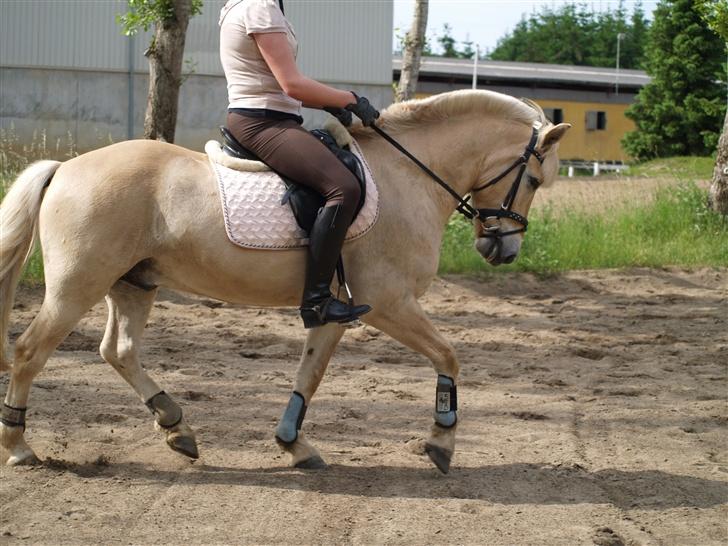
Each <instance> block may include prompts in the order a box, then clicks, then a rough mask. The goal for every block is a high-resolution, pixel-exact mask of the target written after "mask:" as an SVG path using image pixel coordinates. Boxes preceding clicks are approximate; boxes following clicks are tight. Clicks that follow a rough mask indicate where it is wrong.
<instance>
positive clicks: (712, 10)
mask: <svg viewBox="0 0 728 546" xmlns="http://www.w3.org/2000/svg"><path fill="white" fill-rule="evenodd" d="M695 5H696V7H697V9H698V13H700V15H701V17H702V18H703V20H704V21H705V22H706V23H708V26H709V27H710V29H711V30H712V31H713V32H715V33H716V34H717V35H718V36H720V37H721V38H723V40H724V41H726V42H728V0H696V2H695Z"/></svg>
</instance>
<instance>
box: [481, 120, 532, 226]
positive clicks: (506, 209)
mask: <svg viewBox="0 0 728 546" xmlns="http://www.w3.org/2000/svg"><path fill="white" fill-rule="evenodd" d="M537 142H538V126H537V125H535V124H534V126H533V132H532V133H531V140H530V141H529V142H528V145H527V146H526V149H525V150H524V151H523V153H522V154H521V156H520V157H519V158H518V159H516V160H515V161H514V162H513V164H511V166H510V167H508V168H507V169H506V170H505V171H503V172H502V173H500V174H499V175H498V176H496V177H495V178H494V179H493V180H490V181H489V182H486V183H485V184H483V185H482V186H478V187H477V188H473V189H472V190H470V193H471V194H473V193H475V192H479V191H481V190H484V189H486V188H490V187H491V186H495V185H496V184H497V183H498V182H500V181H501V180H503V179H504V178H505V177H506V176H507V175H508V174H509V173H510V172H511V171H512V170H513V169H515V168H516V167H518V166H519V165H520V168H519V169H518V175H517V176H516V179H515V180H514V181H513V184H512V185H511V189H510V190H508V193H507V194H506V198H505V199H504V200H503V204H502V205H501V208H499V209H477V211H478V218H479V219H480V220H481V221H485V220H489V219H497V220H500V219H501V218H508V219H510V220H514V221H516V222H518V223H519V224H521V226H522V227H521V228H519V229H512V230H511V231H506V232H501V231H499V226H493V228H486V231H485V233H484V236H485V237H496V238H498V237H505V236H506V235H513V234H514V233H523V232H525V231H526V230H527V229H528V220H527V219H526V217H525V216H521V215H520V214H518V213H517V212H514V211H513V210H512V208H513V203H514V202H515V200H516V195H517V194H518V188H520V187H521V180H523V175H524V174H525V172H526V167H527V166H528V161H529V159H531V157H532V156H533V157H535V158H536V159H537V160H538V162H539V164H540V165H543V160H544V158H543V156H542V155H541V154H540V153H539V152H538V150H536V143H537Z"/></svg>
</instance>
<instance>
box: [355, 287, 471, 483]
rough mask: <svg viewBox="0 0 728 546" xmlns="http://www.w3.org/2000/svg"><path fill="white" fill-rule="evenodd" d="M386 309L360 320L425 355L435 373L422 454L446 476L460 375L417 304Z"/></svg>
mask: <svg viewBox="0 0 728 546" xmlns="http://www.w3.org/2000/svg"><path fill="white" fill-rule="evenodd" d="M397 303H398V305H396V306H395V305H392V306H391V307H390V308H388V309H377V308H376V307H375V310H374V311H372V313H370V314H368V315H365V316H364V317H362V320H363V321H364V322H366V323H368V324H371V325H372V326H374V327H375V328H377V329H379V330H382V331H383V332H385V333H387V334H389V335H390V336H392V337H393V338H394V339H396V340H397V341H399V342H401V343H403V344H404V345H406V346H407V347H409V348H410V349H413V350H415V351H417V352H418V353H421V354H423V355H425V356H426V357H427V358H429V359H430V360H431V361H432V364H433V365H434V367H435V370H436V371H437V374H438V375H437V387H436V391H435V423H434V424H433V425H432V430H431V432H430V437H429V439H428V440H427V442H426V443H425V452H426V453H427V455H428V456H429V457H430V459H431V460H432V462H433V463H435V466H437V468H438V469H440V471H441V472H443V473H444V474H447V473H448V471H449V470H450V461H451V460H452V456H453V453H454V451H455V429H456V428H457V394H456V387H455V381H456V379H457V376H458V373H459V371H460V365H459V364H458V361H457V357H456V356H455V349H453V347H452V345H450V343H448V341H447V340H446V339H445V338H444V337H443V336H442V335H441V334H440V332H438V331H437V329H436V328H435V326H434V325H433V324H432V323H431V322H430V320H429V319H428V318H427V315H425V312H424V311H423V310H422V307H420V304H419V303H417V300H415V299H414V297H412V298H408V299H407V301H405V302H404V303H401V302H397Z"/></svg>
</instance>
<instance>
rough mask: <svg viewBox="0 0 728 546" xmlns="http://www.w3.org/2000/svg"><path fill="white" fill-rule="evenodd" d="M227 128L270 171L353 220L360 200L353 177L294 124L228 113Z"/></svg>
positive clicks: (357, 185) (292, 122)
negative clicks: (320, 197)
mask: <svg viewBox="0 0 728 546" xmlns="http://www.w3.org/2000/svg"><path fill="white" fill-rule="evenodd" d="M227 127H228V129H230V132H232V134H233V135H234V136H235V138H236V139H237V140H238V142H240V144H242V145H243V146H245V147H246V148H247V149H249V150H250V151H251V152H253V153H255V154H256V155H257V156H258V157H260V158H261V159H262V160H263V161H264V162H265V163H266V164H267V165H269V166H270V167H271V168H272V169H273V170H274V171H276V172H278V173H280V174H282V175H284V176H286V177H288V178H290V179H291V180H294V181H295V182H298V183H299V184H302V185H304V186H308V187H310V188H313V189H314V190H316V191H317V192H319V193H320V194H321V195H323V196H324V198H325V199H326V205H325V206H327V207H330V206H333V205H341V209H340V211H339V214H341V215H342V216H343V217H344V218H346V219H347V221H350V220H351V218H352V217H353V216H354V211H355V210H356V206H357V204H358V203H359V198H360V196H361V189H360V187H359V182H358V181H357V180H356V177H355V176H354V175H353V174H352V173H351V171H349V170H348V169H347V168H346V167H344V165H343V164H342V163H341V161H339V160H338V158H337V157H336V156H335V155H334V154H332V153H331V151H330V150H329V149H328V148H327V147H326V146H325V145H324V144H323V143H322V142H319V140H318V139H317V138H316V137H314V136H313V135H311V134H310V133H309V132H308V131H306V130H305V129H303V128H302V127H301V126H300V125H298V123H296V122H295V121H293V120H273V119H269V118H259V117H249V116H243V115H240V114H237V113H229V114H228V117H227Z"/></svg>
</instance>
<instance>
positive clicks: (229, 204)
mask: <svg viewBox="0 0 728 546" xmlns="http://www.w3.org/2000/svg"><path fill="white" fill-rule="evenodd" d="M208 145H210V143H208ZM217 146H218V149H219V144H217ZM351 151H352V152H354V153H355V154H356V155H357V157H358V158H359V159H360V160H361V162H362V164H363V165H364V172H365V173H366V201H365V202H364V206H363V207H362V209H361V211H360V212H359V215H358V216H357V217H356V220H355V221H354V223H353V224H352V225H351V227H350V228H349V231H348V233H347V235H346V241H352V240H354V239H357V238H359V237H361V236H363V235H364V234H365V233H367V232H368V231H369V230H370V229H371V228H372V227H373V226H374V224H375V222H376V221H377V218H378V216H379V192H378V191H377V186H376V184H375V182H374V177H373V176H372V172H371V169H370V168H369V165H368V164H367V162H366V160H365V159H364V156H363V154H362V151H361V148H359V146H358V145H357V143H356V142H352V143H351ZM208 158H209V159H210V164H211V165H212V170H213V172H214V173H215V178H216V179H217V184H218V188H219V189H220V200H221V202H222V212H223V215H224V217H225V230H226V231H227V234H228V237H229V238H230V241H232V242H233V243H235V244H236V245H238V246H241V247H243V248H255V249H270V250H286V249H291V248H300V247H304V246H306V245H308V238H307V234H306V232H305V231H303V230H302V229H301V228H300V227H299V226H298V224H297V223H296V219H295V217H294V216H293V211H292V210H291V207H290V205H289V204H288V203H286V204H285V205H282V204H281V200H282V199H283V194H284V193H285V191H286V186H285V184H284V183H283V180H281V178H280V177H279V176H278V175H277V174H275V173H274V172H272V171H263V172H250V171H239V170H233V169H230V168H228V167H226V166H224V165H221V164H220V163H217V162H216V161H215V160H214V159H213V156H212V155H210V154H208ZM346 241H345V242H346Z"/></svg>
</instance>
